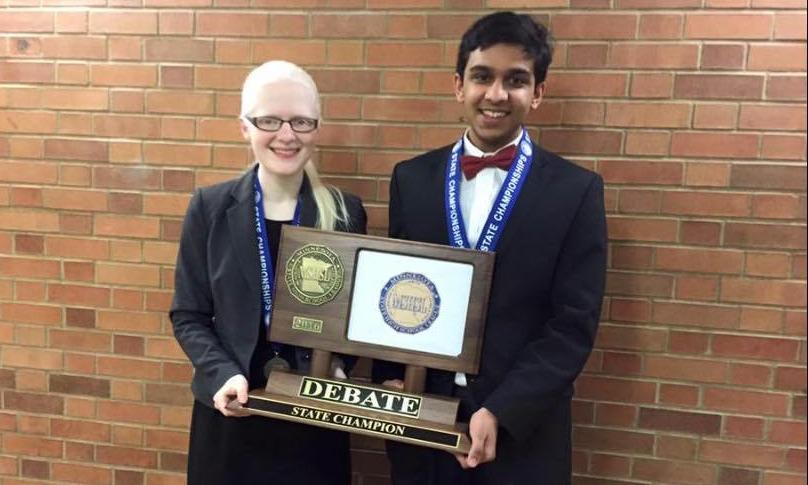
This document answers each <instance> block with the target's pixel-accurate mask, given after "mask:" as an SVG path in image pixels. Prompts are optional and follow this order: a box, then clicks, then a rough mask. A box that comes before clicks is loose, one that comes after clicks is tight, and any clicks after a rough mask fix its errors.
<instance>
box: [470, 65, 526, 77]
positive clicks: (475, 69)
mask: <svg viewBox="0 0 808 485" xmlns="http://www.w3.org/2000/svg"><path fill="white" fill-rule="evenodd" d="M493 70H494V69H493V68H490V67H488V66H483V65H479V66H472V67H470V68H469V71H471V72H491V71H493ZM531 74H532V73H531V72H530V71H528V70H527V69H522V68H518V67H517V68H514V69H508V70H507V71H505V75H507V76H518V75H525V76H530V75H531Z"/></svg>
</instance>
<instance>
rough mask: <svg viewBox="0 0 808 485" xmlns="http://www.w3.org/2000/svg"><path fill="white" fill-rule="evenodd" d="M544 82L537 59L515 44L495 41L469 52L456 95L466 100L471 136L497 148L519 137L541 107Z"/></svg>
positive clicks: (484, 146)
mask: <svg viewBox="0 0 808 485" xmlns="http://www.w3.org/2000/svg"><path fill="white" fill-rule="evenodd" d="M543 93H544V83H542V84H539V85H538V86H537V85H536V81H535V76H534V75H533V61H532V60H531V59H530V58H529V57H528V56H527V55H526V54H525V52H524V50H523V49H522V48H521V47H519V46H516V45H511V44H494V45H492V46H491V47H488V48H487V49H485V50H481V49H476V50H474V51H472V52H471V54H470V55H469V59H468V63H467V64H466V70H465V71H464V72H463V77H462V78H461V77H460V76H459V75H457V74H455V96H456V97H457V100H458V101H459V102H461V103H463V108H464V111H465V115H466V121H467V122H468V124H469V137H470V138H471V141H472V143H474V145H476V146H477V148H479V149H481V150H483V151H485V152H493V151H496V150H498V149H499V148H501V147H503V146H505V144H507V143H509V142H510V141H511V140H513V139H514V138H516V135H517V134H518V133H519V129H520V127H521V126H522V124H524V122H525V119H526V118H527V116H528V114H529V113H530V111H531V110H534V109H536V108H538V107H539V104H540V103H541V99H542V95H543Z"/></svg>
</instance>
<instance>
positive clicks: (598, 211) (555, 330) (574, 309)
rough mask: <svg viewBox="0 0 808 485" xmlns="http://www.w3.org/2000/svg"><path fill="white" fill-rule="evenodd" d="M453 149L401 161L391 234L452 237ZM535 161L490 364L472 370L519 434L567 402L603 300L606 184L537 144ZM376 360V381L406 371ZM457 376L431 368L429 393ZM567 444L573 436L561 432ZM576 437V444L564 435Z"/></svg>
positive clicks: (481, 400) (518, 213) (504, 278)
mask: <svg viewBox="0 0 808 485" xmlns="http://www.w3.org/2000/svg"><path fill="white" fill-rule="evenodd" d="M450 150H451V147H444V148H441V149H438V150H435V151H431V152H429V153H426V154H424V155H421V156H419V157H416V158H414V159H411V160H407V161H404V162H401V163H399V164H398V165H397V166H396V168H395V170H394V172H393V177H392V180H391V181H390V236H391V237H394V238H400V239H409V240H414V241H423V242H431V243H438V244H447V241H448V236H447V234H448V231H447V222H446V215H445V209H444V190H445V189H444V183H445V182H444V180H445V173H446V163H447V159H448V157H449V153H450ZM533 151H534V162H533V165H532V167H531V169H530V172H529V174H528V175H527V178H526V179H525V183H524V186H523V188H522V191H521V194H520V196H519V199H518V201H517V203H516V206H515V207H514V209H513V212H512V215H511V218H510V220H509V221H508V223H507V226H506V227H505V230H504V232H503V234H502V237H501V239H500V242H499V245H498V247H497V248H496V260H495V266H494V279H493V284H492V288H491V294H490V300H489V306H488V314H487V320H486V324H485V337H484V343H483V351H482V359H481V367H480V371H479V374H478V375H477V376H469V379H468V382H469V386H468V389H469V391H470V393H471V397H472V398H473V400H474V401H475V403H474V404H475V406H476V407H480V406H484V407H486V408H487V409H488V410H490V411H491V412H492V413H494V415H495V416H497V418H498V420H499V423H500V425H501V426H502V427H504V428H505V429H506V430H507V431H508V433H509V434H510V435H511V436H512V437H513V438H514V439H516V440H517V441H523V440H526V439H528V438H529V437H530V436H531V434H532V433H533V432H534V431H535V430H536V429H537V428H538V427H540V426H542V421H543V420H544V419H547V417H548V413H547V411H548V410H549V409H550V408H551V407H554V406H556V405H557V404H558V403H559V401H560V400H566V401H567V402H568V401H569V399H570V397H571V395H572V383H573V381H574V379H575V378H576V376H577V375H578V374H579V373H580V371H581V369H582V368H583V366H584V364H585V362H586V360H587V357H588V356H589V353H590V351H591V349H592V346H593V343H594V340H595V332H596V330H597V325H598V319H599V315H600V308H601V302H602V299H603V290H604V280H605V268H606V220H605V211H604V205H603V181H602V179H601V177H600V176H599V175H597V174H595V173H593V172H591V171H588V170H585V169H583V168H581V167H578V166H576V165H574V164H572V163H570V162H568V161H566V160H564V159H563V158H561V157H558V156H557V155H555V154H552V153H550V152H547V151H545V150H542V149H541V148H539V147H538V146H536V145H535V144H534V145H533ZM391 369H392V368H391V367H390V366H384V365H381V366H376V367H375V368H374V373H375V376H374V377H375V378H376V379H377V380H378V379H384V378H391V377H398V375H396V374H395V373H393V372H391ZM453 380H454V374H452V373H447V372H444V371H436V370H430V372H429V375H428V378H427V391H429V392H435V393H440V394H447V393H449V392H451V388H452V384H453ZM557 439H558V440H560V441H559V442H558V443H557V445H558V446H564V443H567V444H568V443H569V429H567V430H566V436H558V437H557ZM564 440H566V442H565V441H564Z"/></svg>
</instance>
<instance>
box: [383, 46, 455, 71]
mask: <svg viewBox="0 0 808 485" xmlns="http://www.w3.org/2000/svg"><path fill="white" fill-rule="evenodd" d="M442 62H443V45H442V44H441V43H437V42H419V43H397V42H369V43H368V45H367V64H368V65H369V66H412V67H415V66H421V67H427V66H439V65H441V64H442Z"/></svg>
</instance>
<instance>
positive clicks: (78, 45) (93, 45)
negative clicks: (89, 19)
mask: <svg viewBox="0 0 808 485" xmlns="http://www.w3.org/2000/svg"><path fill="white" fill-rule="evenodd" d="M42 54H43V55H44V56H45V57H52V58H57V59H70V60H76V59H93V60H96V59H97V60H103V59H106V58H107V43H106V39H105V38H103V37H75V36H58V37H45V38H43V39H42Z"/></svg>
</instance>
